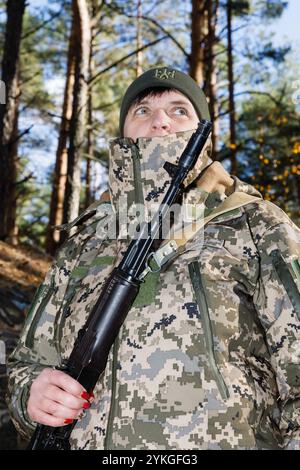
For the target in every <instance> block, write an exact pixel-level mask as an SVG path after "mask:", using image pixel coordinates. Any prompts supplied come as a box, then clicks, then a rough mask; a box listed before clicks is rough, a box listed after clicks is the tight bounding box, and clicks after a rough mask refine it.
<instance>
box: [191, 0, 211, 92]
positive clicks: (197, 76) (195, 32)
mask: <svg viewBox="0 0 300 470" xmlns="http://www.w3.org/2000/svg"><path fill="white" fill-rule="evenodd" d="M191 20H192V21H191V54H190V61H189V62H190V63H189V69H190V75H191V77H192V78H193V79H194V80H196V82H197V83H199V85H200V87H201V88H203V87H204V86H205V83H204V78H205V74H204V64H205V61H204V45H205V38H206V36H207V33H208V30H207V10H206V1H205V0H192V14H191Z"/></svg>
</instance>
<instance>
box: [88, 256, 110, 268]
mask: <svg viewBox="0 0 300 470" xmlns="http://www.w3.org/2000/svg"><path fill="white" fill-rule="evenodd" d="M114 260H115V257H114V256H99V257H98V258H95V259H94V260H93V262H92V266H103V265H108V264H113V262H114Z"/></svg>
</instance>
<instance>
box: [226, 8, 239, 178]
mask: <svg viewBox="0 0 300 470" xmlns="http://www.w3.org/2000/svg"><path fill="white" fill-rule="evenodd" d="M226 15H227V62H228V64H227V66H228V88H229V127H230V144H229V147H230V149H231V174H233V175H236V173H237V152H236V129H235V102H234V72H233V50H232V0H227V5H226Z"/></svg>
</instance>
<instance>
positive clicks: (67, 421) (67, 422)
mask: <svg viewBox="0 0 300 470" xmlns="http://www.w3.org/2000/svg"><path fill="white" fill-rule="evenodd" d="M73 421H74V419H65V421H64V423H65V424H71V423H73Z"/></svg>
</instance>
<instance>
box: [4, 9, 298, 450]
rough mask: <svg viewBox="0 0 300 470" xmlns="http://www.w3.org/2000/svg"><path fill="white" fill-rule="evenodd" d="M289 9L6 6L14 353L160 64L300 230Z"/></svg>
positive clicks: (7, 279)
mask: <svg viewBox="0 0 300 470" xmlns="http://www.w3.org/2000/svg"><path fill="white" fill-rule="evenodd" d="M293 1H295V0H293ZM289 3H290V2H289V1H282V0H275V1H269V0H240V1H238V0H216V1H210V0H133V1H122V0H116V1H109V0H60V1H59V0H42V1H37V0H8V1H1V0H0V60H1V82H0V267H1V274H0V332H1V334H0V344H1V341H2V342H3V344H4V345H5V348H4V349H5V350H6V352H9V351H10V350H11V349H12V348H13V346H14V344H15V342H16V340H17V337H18V334H19V331H20V328H21V326H22V324H23V321H24V318H25V316H26V311H27V308H28V305H29V304H30V301H31V299H32V295H33V293H34V290H35V288H36V285H38V283H39V282H40V281H41V280H42V278H43V276H44V274H45V271H46V270H47V266H48V264H49V262H50V260H51V257H52V256H53V255H54V254H55V251H56V250H57V248H58V246H59V244H60V243H61V242H62V240H61V239H60V238H59V237H60V232H58V231H54V230H53V226H54V225H59V224H62V223H67V222H69V221H71V220H73V219H74V218H75V217H76V216H77V215H78V214H79V213H80V212H81V211H82V210H84V209H85V208H86V207H88V206H89V205H90V204H91V203H92V202H93V201H95V200H97V199H98V198H99V197H100V195H101V194H102V192H103V191H105V190H106V186H107V168H108V159H107V140H108V138H111V137H114V136H117V134H118V112H119V106H120V100H121V97H122V95H123V93H124V92H125V90H126V88H127V86H128V85H129V84H130V83H131V81H132V80H133V79H134V78H135V77H137V76H138V75H140V74H141V73H142V72H143V71H145V70H147V69H148V68H150V67H153V66H157V65H170V66H172V67H174V68H179V69H181V70H183V71H185V72H187V73H189V74H190V75H191V76H192V77H193V78H194V79H195V80H196V81H197V82H198V83H199V85H200V86H201V87H202V88H203V90H204V92H205V93H206V95H207V97H208V99H209V107H210V112H211V116H212V120H213V124H214V126H213V159H215V160H219V161H221V162H222V163H223V165H224V166H225V168H226V169H227V170H228V171H229V172H230V173H231V174H235V175H237V176H238V177H239V178H240V179H242V180H244V181H246V182H248V183H250V184H252V185H254V186H255V187H256V188H257V189H258V190H259V191H260V192H261V193H262V194H263V196H264V197H265V198H266V199H268V200H270V201H272V202H275V203H276V204H277V205H278V206H279V207H281V208H282V209H283V210H284V211H285V212H286V213H287V214H288V215H289V217H290V218H291V219H292V220H293V221H294V222H295V223H296V224H297V225H299V226H300V184H299V175H300V159H299V155H300V133H299V114H300V80H299V70H300V65H299V59H298V56H299V43H298V44H294V43H293V42H289V41H287V40H286V39H283V40H282V41H280V42H279V43H278V41H277V42H276V43H275V42H274V41H273V39H274V35H273V34H272V24H274V25H276V22H277V21H278V19H279V18H280V17H281V16H282V15H283V14H284V12H285V10H286V9H287V8H289ZM298 8H299V13H300V3H299V5H298ZM297 53H298V55H297ZM0 355H1V351H0ZM0 363H1V361H0ZM1 367H2V368H1ZM0 381H1V382H0V441H1V444H0V446H2V448H17V447H18V446H19V447H20V446H21V443H20V442H19V440H18V438H17V436H16V433H15V431H14V429H13V426H12V424H11V422H10V419H9V416H8V413H7V410H6V407H5V403H4V393H5V387H6V376H5V366H4V365H2V366H1V364H0Z"/></svg>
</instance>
